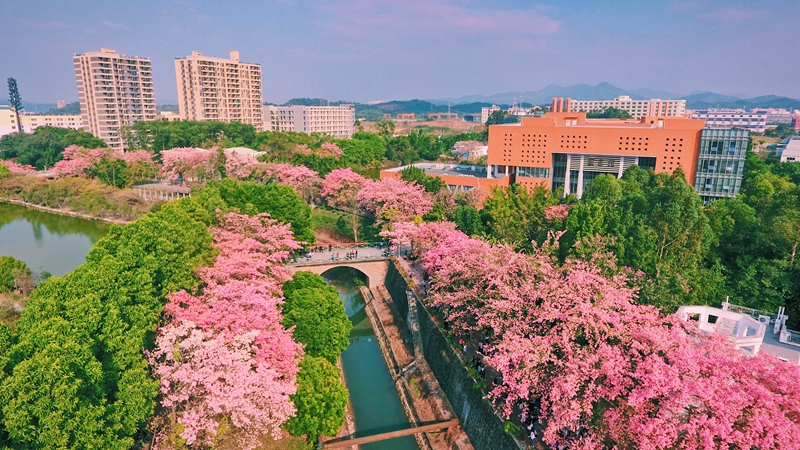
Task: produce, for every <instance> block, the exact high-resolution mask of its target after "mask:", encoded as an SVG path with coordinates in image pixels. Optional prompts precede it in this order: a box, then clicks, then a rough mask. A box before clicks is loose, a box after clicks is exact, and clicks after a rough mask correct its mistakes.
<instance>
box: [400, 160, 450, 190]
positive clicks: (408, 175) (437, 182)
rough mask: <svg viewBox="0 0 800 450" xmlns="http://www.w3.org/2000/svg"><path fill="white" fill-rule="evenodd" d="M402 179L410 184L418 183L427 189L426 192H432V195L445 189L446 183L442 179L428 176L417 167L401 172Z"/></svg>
mask: <svg viewBox="0 0 800 450" xmlns="http://www.w3.org/2000/svg"><path fill="white" fill-rule="evenodd" d="M400 178H401V179H402V180H403V181H407V182H409V183H411V182H416V183H417V184H419V185H420V186H422V187H423V188H425V191H426V192H430V193H431V194H435V193H437V192H439V191H441V190H442V189H444V187H445V183H444V181H443V180H442V179H441V178H439V177H436V176H431V175H426V174H425V171H424V170H422V169H420V168H419V167H415V166H411V167H407V168H405V169H403V171H402V172H400Z"/></svg>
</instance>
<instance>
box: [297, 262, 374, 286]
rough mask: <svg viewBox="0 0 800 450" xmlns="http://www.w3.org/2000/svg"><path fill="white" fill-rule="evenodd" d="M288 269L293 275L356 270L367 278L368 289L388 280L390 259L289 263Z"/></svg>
mask: <svg viewBox="0 0 800 450" xmlns="http://www.w3.org/2000/svg"><path fill="white" fill-rule="evenodd" d="M286 267H287V268H288V269H289V272H290V273H291V274H292V275H294V273H295V272H297V271H300V270H307V271H309V272H313V273H316V274H318V275H322V274H324V273H325V272H327V271H329V270H331V269H333V268H336V267H347V268H349V269H356V270H358V271H359V272H361V273H363V274H364V275H366V276H367V287H370V288H373V287H377V286H378V285H379V284H383V280H384V279H386V272H387V271H388V270H389V257H388V256H370V257H363V258H353V259H345V260H333V261H330V260H328V261H325V260H316V261H315V260H312V261H298V262H296V263H289V264H287V265H286Z"/></svg>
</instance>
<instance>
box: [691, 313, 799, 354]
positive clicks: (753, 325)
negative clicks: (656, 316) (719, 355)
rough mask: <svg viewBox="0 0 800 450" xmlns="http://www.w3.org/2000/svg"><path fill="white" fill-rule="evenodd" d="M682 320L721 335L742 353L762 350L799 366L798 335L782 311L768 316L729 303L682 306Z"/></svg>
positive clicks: (704, 330)
mask: <svg viewBox="0 0 800 450" xmlns="http://www.w3.org/2000/svg"><path fill="white" fill-rule="evenodd" d="M676 315H677V316H678V317H680V318H681V319H683V320H685V321H693V322H695V323H696V324H697V327H698V328H699V329H700V331H703V332H705V333H721V334H725V335H727V336H728V339H730V341H731V343H732V344H733V345H734V346H735V347H736V348H738V349H739V350H741V351H743V352H744V353H745V354H747V355H750V356H754V355H756V354H757V353H758V352H759V351H764V352H766V353H770V354H772V355H774V356H776V357H777V358H778V359H780V360H782V361H785V362H788V363H790V364H794V365H800V332H798V331H792V330H789V329H788V328H787V327H786V321H787V320H788V319H789V316H787V315H786V314H785V308H783V307H781V308H779V309H778V313H777V314H775V313H768V312H764V311H758V310H755V309H751V308H745V307H742V306H737V305H733V304H731V303H729V302H728V301H727V300H725V302H723V303H722V308H714V307H711V306H681V307H680V308H678V312H677V313H676Z"/></svg>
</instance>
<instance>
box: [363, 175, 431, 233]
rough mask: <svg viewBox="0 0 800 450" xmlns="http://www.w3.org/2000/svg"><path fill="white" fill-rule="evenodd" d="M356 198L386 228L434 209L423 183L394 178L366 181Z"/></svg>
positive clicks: (420, 217) (418, 218)
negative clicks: (421, 184)
mask: <svg viewBox="0 0 800 450" xmlns="http://www.w3.org/2000/svg"><path fill="white" fill-rule="evenodd" d="M357 198H358V201H359V203H360V205H361V207H363V208H364V209H366V210H367V211H370V212H372V213H374V214H375V218H376V219H377V220H378V221H379V222H380V223H383V224H384V227H385V228H388V225H389V224H392V223H395V222H408V221H418V222H419V221H421V220H422V216H423V215H425V214H427V213H429V212H430V211H431V210H432V209H433V202H432V201H431V200H430V199H429V198H428V196H427V195H426V193H425V189H424V188H423V187H422V186H420V185H418V184H416V183H406V182H405V181H403V180H400V179H397V178H387V179H385V180H380V181H375V180H366V181H365V182H364V186H363V187H362V188H361V190H360V191H359V192H358V196H357Z"/></svg>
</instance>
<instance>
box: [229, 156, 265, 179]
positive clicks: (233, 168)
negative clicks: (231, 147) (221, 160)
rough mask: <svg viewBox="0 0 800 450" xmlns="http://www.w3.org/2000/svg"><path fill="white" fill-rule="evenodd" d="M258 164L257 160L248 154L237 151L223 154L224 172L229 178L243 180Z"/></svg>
mask: <svg viewBox="0 0 800 450" xmlns="http://www.w3.org/2000/svg"><path fill="white" fill-rule="evenodd" d="M258 165H259V162H258V160H257V159H256V158H254V157H252V156H250V155H245V154H241V153H237V152H230V153H227V154H226V155H225V173H226V174H227V175H228V177H230V178H236V179H239V180H243V179H245V178H247V177H249V176H250V175H251V174H252V173H253V170H255V169H256V167H258Z"/></svg>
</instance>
